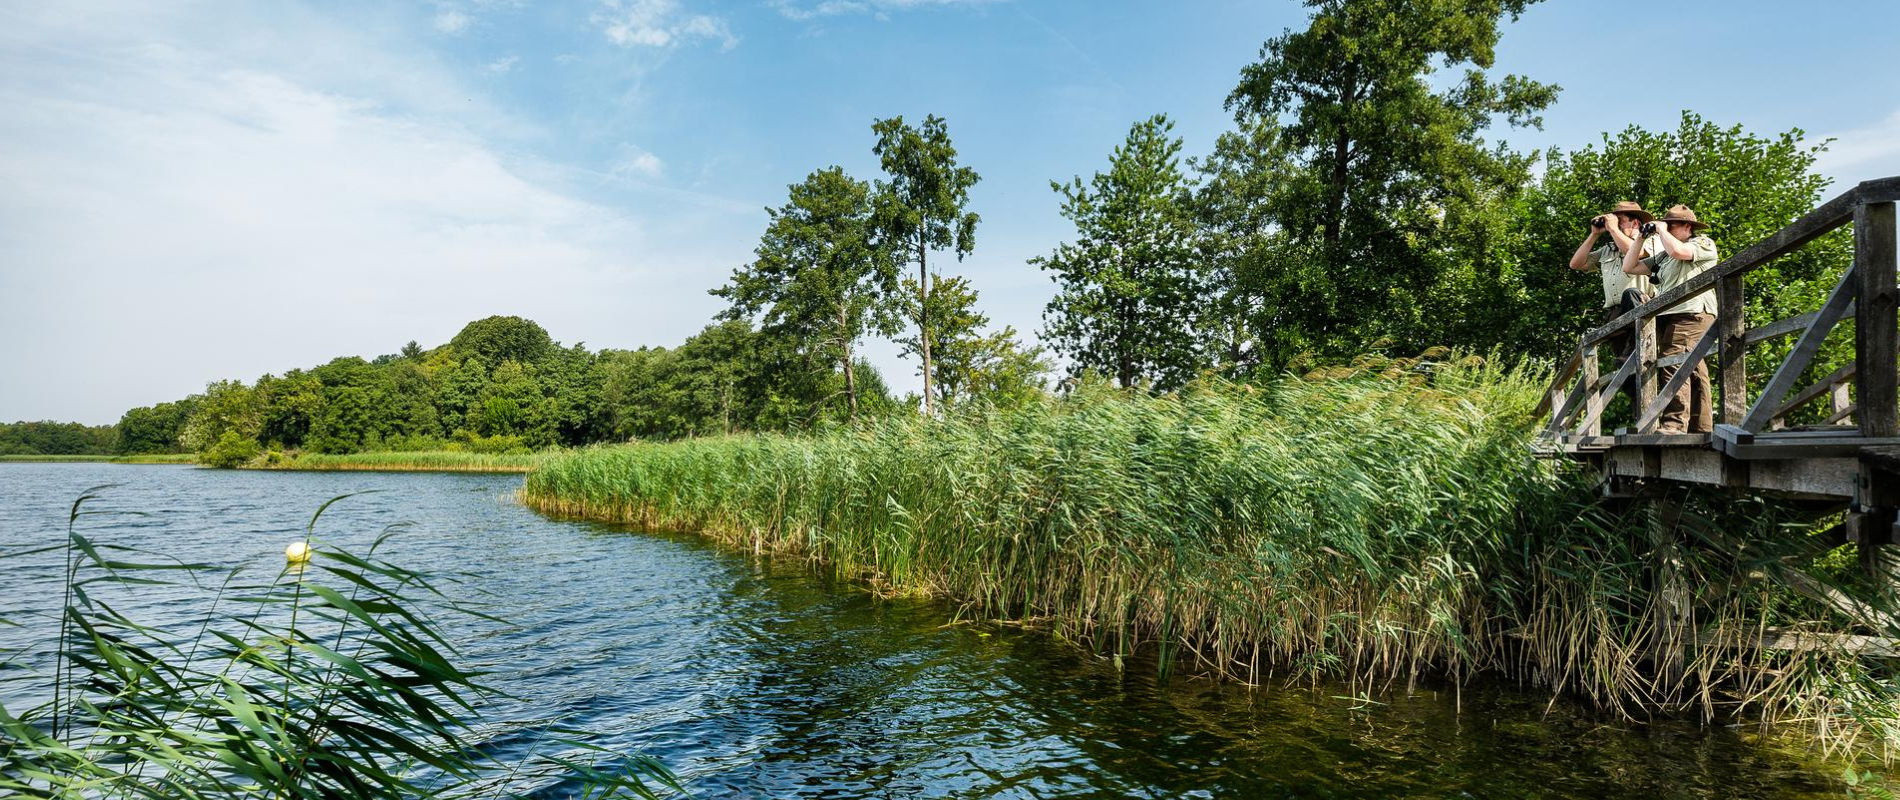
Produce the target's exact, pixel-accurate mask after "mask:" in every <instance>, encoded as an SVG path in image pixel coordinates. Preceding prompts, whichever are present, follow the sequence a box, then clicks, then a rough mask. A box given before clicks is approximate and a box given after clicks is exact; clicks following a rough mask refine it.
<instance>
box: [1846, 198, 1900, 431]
mask: <svg viewBox="0 0 1900 800" xmlns="http://www.w3.org/2000/svg"><path fill="white" fill-rule="evenodd" d="M1895 269H1896V247H1895V241H1894V204H1893V203H1891V202H1886V203H1871V204H1867V205H1862V206H1859V207H1858V208H1855V209H1854V270H1853V271H1854V273H1855V274H1856V275H1857V276H1858V277H1859V280H1860V288H1859V292H1858V294H1857V295H1856V297H1855V300H1854V308H1855V311H1856V316H1857V317H1858V318H1859V319H1858V321H1856V322H1855V324H1854V360H1856V361H1858V362H1860V365H1861V372H1860V378H1859V380H1858V381H1857V382H1858V384H1859V386H1857V387H1856V389H1857V390H1858V395H1859V396H1858V397H1857V398H1856V399H1857V403H1858V405H1859V406H1860V415H1859V416H1860V430H1861V433H1862V434H1863V435H1865V436H1893V435H1894V434H1896V433H1900V394H1897V393H1896V392H1897V390H1900V387H1897V386H1896V382H1897V378H1900V369H1896V361H1895V358H1896V348H1895V345H1896V327H1895V322H1896V312H1897V311H1900V289H1897V288H1896V287H1895V276H1894V271H1895Z"/></svg>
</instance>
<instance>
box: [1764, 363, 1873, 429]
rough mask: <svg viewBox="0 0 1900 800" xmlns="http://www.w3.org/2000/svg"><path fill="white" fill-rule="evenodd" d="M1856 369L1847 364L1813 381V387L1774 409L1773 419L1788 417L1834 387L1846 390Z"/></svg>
mask: <svg viewBox="0 0 1900 800" xmlns="http://www.w3.org/2000/svg"><path fill="white" fill-rule="evenodd" d="M1858 367H1859V365H1857V364H1847V365H1845V366H1842V367H1841V368H1840V369H1837V370H1834V371H1833V372H1830V373H1828V374H1827V376H1826V377H1823V378H1822V379H1820V380H1818V381H1815V382H1814V385H1813V386H1809V387H1808V388H1806V389H1802V390H1801V391H1799V392H1795V394H1794V396H1793V397H1790V398H1788V402H1786V403H1782V404H1781V407H1780V408H1777V409H1775V416H1774V418H1775V419H1780V418H1781V417H1785V416H1788V414H1789V413H1790V412H1792V411H1794V410H1795V409H1797V408H1800V407H1802V406H1804V405H1807V404H1808V403H1809V402H1811V401H1813V400H1814V399H1815V398H1818V397H1820V396H1821V395H1824V394H1829V393H1831V392H1833V391H1834V390H1835V388H1836V387H1839V388H1842V389H1845V388H1847V381H1848V379H1850V378H1853V377H1854V373H1855V371H1856V370H1857V369H1858Z"/></svg>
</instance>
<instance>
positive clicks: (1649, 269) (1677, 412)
mask: <svg viewBox="0 0 1900 800" xmlns="http://www.w3.org/2000/svg"><path fill="white" fill-rule="evenodd" d="M1708 227H1709V225H1708V223H1706V222H1703V221H1701V220H1698V219H1696V217H1695V212H1694V211H1691V210H1689V207H1688V206H1685V205H1676V206H1671V207H1670V209H1669V210H1668V211H1666V212H1664V213H1663V215H1662V219H1660V220H1657V221H1656V225H1655V228H1656V231H1655V233H1656V242H1657V248H1656V252H1655V253H1654V254H1652V255H1649V256H1647V257H1644V256H1639V255H1637V254H1635V253H1630V254H1628V255H1626V256H1624V258H1623V271H1624V272H1627V273H1629V274H1631V275H1654V276H1655V282H1656V293H1657V294H1661V293H1663V292H1667V291H1669V290H1670V289H1674V288H1676V287H1677V286H1681V285H1682V284H1683V283H1685V282H1687V281H1688V280H1689V279H1690V278H1693V277H1695V276H1697V275H1700V274H1702V273H1703V272H1707V271H1708V270H1709V269H1710V268H1712V267H1714V266H1715V264H1716V262H1718V261H1720V260H1721V258H1720V257H1719V256H1718V255H1717V254H1716V251H1715V240H1714V239H1710V238H1709V237H1707V236H1704V235H1702V233H1701V231H1703V230H1705V229H1707V228H1708ZM1714 322H1715V293H1714V292H1712V291H1709V290H1706V289H1705V290H1703V291H1700V292H1697V293H1695V294H1694V295H1692V296H1690V297H1688V298H1686V299H1684V300H1683V301H1682V302H1680V303H1677V304H1675V305H1673V306H1670V307H1669V308H1667V309H1664V310H1663V313H1662V314H1660V315H1657V317H1656V343H1657V345H1658V346H1659V349H1660V350H1661V352H1660V354H1659V355H1658V357H1659V358H1668V357H1670V356H1674V355H1681V354H1683V353H1687V352H1689V350H1690V349H1692V348H1694V347H1695V344H1696V342H1697V341H1700V340H1701V339H1702V335H1703V334H1705V333H1708V331H1709V326H1710V325H1711V324H1713V323H1714ZM1683 366H1685V367H1689V368H1691V369H1693V370H1694V372H1693V373H1691V374H1690V376H1689V380H1687V381H1685V382H1683V384H1682V388H1681V389H1679V390H1677V391H1676V394H1675V396H1674V397H1671V398H1670V399H1669V404H1668V405H1667V406H1664V407H1663V414H1662V418H1661V419H1660V420H1658V421H1657V425H1656V432H1657V433H1683V432H1685V431H1686V432H1688V433H1707V432H1709V431H1712V430H1714V429H1715V414H1714V403H1713V402H1712V400H1711V398H1710V396H1709V368H1708V366H1707V365H1706V364H1703V363H1702V362H1700V361H1697V362H1696V363H1694V364H1685V365H1683ZM1677 369H1680V367H1664V368H1663V369H1662V370H1661V371H1660V373H1659V377H1660V379H1661V380H1662V381H1663V382H1664V383H1667V382H1668V381H1669V379H1670V378H1671V377H1673V376H1674V375H1675V372H1676V370H1677Z"/></svg>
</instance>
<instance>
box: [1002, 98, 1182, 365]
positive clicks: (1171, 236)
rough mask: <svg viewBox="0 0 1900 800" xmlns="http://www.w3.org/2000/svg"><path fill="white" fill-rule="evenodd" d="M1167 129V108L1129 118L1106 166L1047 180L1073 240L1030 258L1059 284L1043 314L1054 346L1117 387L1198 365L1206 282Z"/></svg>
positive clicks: (1176, 150) (1174, 143) (1176, 142)
mask: <svg viewBox="0 0 1900 800" xmlns="http://www.w3.org/2000/svg"><path fill="white" fill-rule="evenodd" d="M1173 130H1174V123H1173V122H1170V121H1169V120H1168V118H1167V117H1166V116H1165V115H1156V116H1154V117H1150V118H1148V119H1146V120H1143V121H1141V122H1138V123H1135V125H1134V126H1133V127H1132V128H1131V129H1130V130H1129V131H1128V139H1127V141H1126V142H1124V143H1123V144H1121V145H1119V146H1117V147H1116V148H1115V152H1114V154H1113V155H1112V156H1110V158H1109V169H1108V172H1105V173H1103V172H1098V173H1095V177H1094V178H1093V179H1092V180H1091V181H1090V182H1089V183H1087V184H1084V183H1083V182H1082V179H1081V178H1079V177H1078V178H1075V179H1074V180H1073V181H1072V182H1070V183H1067V184H1063V183H1056V182H1052V183H1051V184H1050V186H1051V187H1052V188H1054V189H1055V190H1056V192H1057V193H1058V194H1061V195H1062V196H1063V201H1062V216H1064V217H1067V218H1068V219H1069V221H1071V222H1073V223H1075V228H1076V241H1075V242H1073V243H1065V244H1062V245H1059V246H1058V247H1057V248H1056V250H1055V252H1054V253H1052V254H1050V255H1048V256H1044V257H1039V258H1036V259H1033V260H1031V262H1030V263H1032V264H1035V265H1037V266H1039V267H1041V268H1042V269H1044V270H1046V271H1048V272H1050V273H1052V275H1051V277H1052V278H1054V279H1055V282H1056V286H1057V292H1056V296H1055V299H1053V300H1050V301H1049V305H1048V308H1047V309H1046V310H1044V312H1043V320H1044V335H1045V336H1046V337H1047V338H1048V339H1049V340H1050V341H1051V342H1052V344H1053V346H1054V347H1055V350H1056V352H1057V353H1060V354H1062V355H1064V356H1067V357H1068V359H1069V363H1070V365H1071V370H1072V371H1073V372H1075V373H1077V374H1080V373H1082V372H1087V371H1098V372H1101V373H1103V374H1107V375H1110V376H1112V377H1114V379H1115V382H1116V383H1117V384H1118V385H1120V386H1122V387H1123V388H1127V387H1131V386H1134V385H1135V384H1136V383H1137V382H1140V381H1144V380H1145V381H1150V382H1153V383H1154V385H1155V386H1157V387H1160V388H1164V389H1166V388H1174V387H1178V386H1180V385H1182V384H1184V383H1186V382H1187V381H1188V380H1189V379H1190V378H1192V377H1193V376H1194V375H1195V374H1196V373H1198V372H1199V371H1200V370H1201V369H1202V367H1203V366H1204V364H1203V357H1202V355H1201V347H1200V343H1199V342H1198V341H1197V328H1198V327H1200V324H1201V320H1200V319H1199V317H1200V316H1201V314H1202V313H1203V308H1204V306H1205V305H1206V300H1205V295H1206V283H1207V282H1206V277H1205V270H1204V267H1203V264H1204V262H1203V259H1202V258H1201V256H1200V253H1199V252H1198V249H1197V245H1198V239H1199V238H1200V235H1199V231H1198V229H1197V227H1196V225H1195V221H1194V216H1193V212H1192V210H1191V197H1192V196H1191V187H1190V185H1189V183H1188V181H1187V178H1186V176H1185V175H1183V174H1182V171H1181V163H1180V152H1181V140H1180V139H1179V138H1175V137H1173V136H1171V135H1170V134H1171V132H1172V131H1173Z"/></svg>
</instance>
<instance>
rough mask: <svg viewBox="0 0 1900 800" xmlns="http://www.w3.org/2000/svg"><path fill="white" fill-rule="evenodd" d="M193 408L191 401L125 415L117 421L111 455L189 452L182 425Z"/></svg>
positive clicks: (138, 409) (194, 403) (151, 407)
mask: <svg viewBox="0 0 1900 800" xmlns="http://www.w3.org/2000/svg"><path fill="white" fill-rule="evenodd" d="M196 406H197V401H196V400H195V399H192V398H187V399H184V400H180V401H178V402H175V403H159V404H158V405H155V406H149V407H146V406H142V407H139V408H134V409H132V410H130V411H127V412H125V414H124V415H123V416H121V417H119V425H118V432H117V434H118V435H117V438H116V439H115V440H114V441H113V444H112V451H113V452H115V453H118V454H120V455H143V454H155V453H182V452H185V451H186V450H188V449H189V448H187V447H186V446H185V443H184V433H185V423H186V422H187V421H188V420H189V419H190V418H191V413H192V411H193V409H195V408H196Z"/></svg>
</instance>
